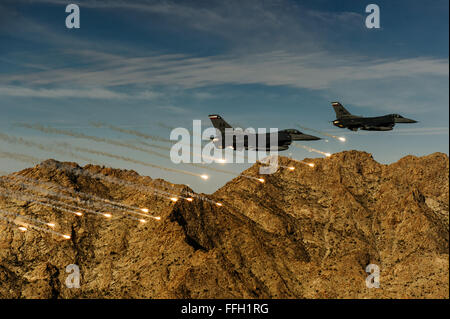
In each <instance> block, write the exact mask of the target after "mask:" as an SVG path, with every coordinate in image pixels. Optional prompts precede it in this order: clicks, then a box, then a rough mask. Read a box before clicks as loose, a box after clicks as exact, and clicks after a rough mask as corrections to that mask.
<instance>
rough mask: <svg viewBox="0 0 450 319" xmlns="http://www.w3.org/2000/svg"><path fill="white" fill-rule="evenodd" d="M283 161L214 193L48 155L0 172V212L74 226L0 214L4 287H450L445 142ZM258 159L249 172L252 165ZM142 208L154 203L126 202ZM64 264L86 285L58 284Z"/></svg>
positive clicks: (413, 291)
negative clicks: (382, 159) (405, 152)
mask: <svg viewBox="0 0 450 319" xmlns="http://www.w3.org/2000/svg"><path fill="white" fill-rule="evenodd" d="M279 160H280V164H281V165H282V167H295V169H293V170H290V169H283V168H280V169H279V171H278V172H277V173H275V174H272V175H266V176H264V180H265V182H264V183H260V182H258V181H257V180H256V179H249V178H244V177H243V176H239V177H237V178H235V179H233V180H231V181H230V182H228V183H227V184H226V185H224V186H223V187H222V188H221V189H219V190H218V191H217V192H215V193H214V194H212V195H205V194H196V193H194V192H193V191H192V190H191V189H190V188H189V187H187V186H184V185H174V184H171V183H169V182H166V181H163V180H154V179H151V178H150V177H143V176H139V175H138V174H137V173H136V172H133V171H125V170H116V169H111V168H105V167H100V166H95V165H87V166H85V167H79V166H78V165H77V164H75V163H60V162H57V161H53V160H49V161H46V162H43V163H41V164H39V165H37V166H35V167H33V168H29V169H25V170H23V171H21V172H18V173H15V174H10V175H8V176H5V177H2V178H1V179H0V193H1V194H2V195H1V196H0V211H1V210H4V211H7V212H10V213H14V214H16V215H17V216H19V217H17V216H16V217H14V218H15V219H14V221H15V222H17V221H18V220H19V222H20V218H22V217H21V216H26V217H28V218H32V219H34V220H37V219H39V220H44V221H46V222H51V223H54V224H55V225H56V226H55V227H54V231H57V232H60V233H63V234H67V235H70V239H65V238H62V237H61V236H56V235H55V234H49V233H45V232H40V231H36V230H31V229H30V230H29V231H26V232H23V231H21V230H20V229H18V227H15V226H17V224H16V223H14V222H13V223H9V224H8V223H6V222H2V221H0V282H1V283H2V284H1V285H0V297H2V298H448V297H449V284H448V281H449V272H448V262H449V256H448V254H449V246H448V242H449V228H448V227H449V220H448V216H449V208H448V205H449V189H448V178H449V161H448V156H447V155H445V154H442V153H434V154H431V155H428V156H424V157H414V156H406V157H404V158H402V159H401V160H399V161H398V162H396V163H393V164H390V165H382V164H379V163H377V162H376V161H375V160H374V159H373V158H372V156H371V155H370V154H368V153H364V152H358V151H346V152H342V153H337V154H333V155H332V156H331V157H330V158H324V159H308V160H305V161H307V162H309V163H314V167H310V166H308V165H305V164H304V163H301V162H298V161H294V160H292V159H289V158H285V157H280V158H279ZM259 165H261V164H260V163H258V164H255V165H254V166H252V167H251V168H249V169H248V170H246V171H245V172H244V173H243V175H246V176H255V177H260V176H259V175H258V169H259ZM30 185H32V186H30ZM24 195H26V197H25V198H24ZM30 197H31V199H30ZM175 198H176V199H177V201H175ZM47 200H50V201H52V202H51V203H52V205H53V206H42V202H44V203H49V202H48V201H47ZM55 203H59V204H55ZM62 203H66V204H67V205H71V206H67V205H66V206H62V205H63V204H62ZM120 205H122V206H120ZM62 207H65V209H66V210H63V209H62ZM71 207H79V210H80V211H83V212H85V214H84V215H83V216H81V217H80V216H77V215H75V214H71V213H70V211H71V210H73V209H72V208H71ZM69 208H70V209H69ZM139 208H148V209H149V212H148V213H146V212H143V211H141V213H142V215H139V214H130V213H129V211H130V210H133V209H134V210H135V212H138V211H139ZM83 209H85V210H83ZM88 210H89V211H92V212H91V213H88ZM94 212H97V213H98V214H95V213H94ZM102 214H103V215H102ZM104 214H110V215H111V216H110V217H107V218H105V217H106V216H105V215H104ZM146 214H148V215H149V216H153V217H158V218H159V219H152V218H149V219H147V218H146V216H145V215H146ZM0 216H1V214H0ZM9 217H11V216H9ZM141 218H145V219H146V222H145V223H142V222H140V221H139V219H141ZM22 222H23V221H22ZM70 264H76V265H78V266H79V268H80V274H81V283H80V284H81V285H80V288H71V289H70V288H67V287H66V285H65V280H66V278H67V276H68V274H67V273H66V271H65V269H66V266H67V265H70ZM368 264H375V265H377V266H378V267H379V269H380V288H378V289H377V288H367V287H366V282H365V279H366V277H367V276H368V273H366V272H365V268H366V266H367V265H368Z"/></svg>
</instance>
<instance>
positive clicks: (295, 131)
mask: <svg viewBox="0 0 450 319" xmlns="http://www.w3.org/2000/svg"><path fill="white" fill-rule="evenodd" d="M284 131H285V132H286V133H289V134H302V132H300V131H299V130H296V129H293V128H289V129H287V130H284Z"/></svg>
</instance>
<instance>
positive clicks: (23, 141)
mask: <svg viewBox="0 0 450 319" xmlns="http://www.w3.org/2000/svg"><path fill="white" fill-rule="evenodd" d="M0 139H1V140H3V141H5V142H7V143H9V144H22V145H25V146H28V147H35V148H38V149H40V150H42V151H46V152H51V153H56V154H60V155H64V156H70V157H73V158H77V159H80V160H82V161H85V162H88V163H92V164H97V165H99V164H100V163H98V162H96V161H94V160H92V159H90V158H87V157H84V156H80V155H78V154H75V153H73V152H70V151H64V150H60V149H58V148H56V147H54V146H47V145H44V144H41V143H36V142H33V141H30V140H26V139H24V138H21V137H15V136H10V135H7V134H4V133H0Z"/></svg>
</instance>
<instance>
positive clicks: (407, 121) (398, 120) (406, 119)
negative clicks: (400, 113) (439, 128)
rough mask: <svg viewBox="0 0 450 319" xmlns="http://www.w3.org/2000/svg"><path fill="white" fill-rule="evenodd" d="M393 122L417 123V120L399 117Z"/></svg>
mask: <svg viewBox="0 0 450 319" xmlns="http://www.w3.org/2000/svg"><path fill="white" fill-rule="evenodd" d="M395 123H417V121H416V120H413V119H408V118H406V117H401V118H397V119H395Z"/></svg>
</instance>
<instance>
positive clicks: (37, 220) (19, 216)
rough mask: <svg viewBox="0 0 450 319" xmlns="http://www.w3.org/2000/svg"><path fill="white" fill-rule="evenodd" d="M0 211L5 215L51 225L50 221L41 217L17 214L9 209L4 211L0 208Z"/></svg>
mask: <svg viewBox="0 0 450 319" xmlns="http://www.w3.org/2000/svg"><path fill="white" fill-rule="evenodd" d="M2 195H3V194H2ZM0 212H1V213H2V214H4V215H10V216H14V217H16V218H20V219H26V220H28V221H30V222H33V223H37V224H41V225H49V224H50V222H46V221H43V220H40V219H36V218H32V217H28V216H25V215H21V214H16V213H12V212H7V211H2V210H0Z"/></svg>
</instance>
